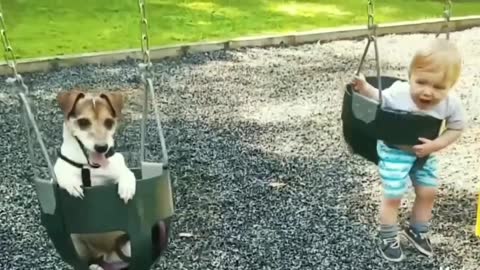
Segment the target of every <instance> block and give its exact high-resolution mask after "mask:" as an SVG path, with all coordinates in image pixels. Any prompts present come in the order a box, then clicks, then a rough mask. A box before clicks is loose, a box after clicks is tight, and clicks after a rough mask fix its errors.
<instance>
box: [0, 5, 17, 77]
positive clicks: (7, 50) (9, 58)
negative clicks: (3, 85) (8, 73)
mask: <svg viewBox="0 0 480 270" xmlns="http://www.w3.org/2000/svg"><path fill="white" fill-rule="evenodd" d="M0 27H2V29H1V31H0V34H1V36H2V43H3V48H4V53H3V57H4V58H5V62H6V64H7V65H8V66H9V67H10V69H11V70H12V73H13V76H14V77H17V75H18V73H17V67H16V63H17V60H16V58H15V53H14V52H13V48H12V46H11V45H10V41H9V40H8V37H7V27H6V26H5V20H4V18H3V12H2V10H0Z"/></svg>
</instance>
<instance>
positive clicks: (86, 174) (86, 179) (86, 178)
mask: <svg viewBox="0 0 480 270" xmlns="http://www.w3.org/2000/svg"><path fill="white" fill-rule="evenodd" d="M75 139H76V140H77V142H78V144H79V145H80V148H81V149H82V152H83V154H84V155H85V158H86V159H87V164H81V163H78V162H75V161H73V160H71V159H69V158H68V157H66V156H64V155H63V154H62V152H61V151H60V149H59V150H58V157H59V158H61V159H63V160H64V161H65V162H67V163H69V164H70V165H72V166H74V167H77V168H79V169H80V170H81V171H82V184H83V186H84V187H90V186H91V185H92V179H91V177H90V169H98V168H100V165H98V164H95V163H94V164H92V163H90V160H89V159H88V155H87V151H86V150H85V146H84V145H83V143H82V142H81V141H80V140H79V139H78V138H77V137H75ZM114 154H115V149H114V148H113V147H111V148H110V149H109V150H108V151H107V152H106V153H105V158H109V157H111V156H113V155H114Z"/></svg>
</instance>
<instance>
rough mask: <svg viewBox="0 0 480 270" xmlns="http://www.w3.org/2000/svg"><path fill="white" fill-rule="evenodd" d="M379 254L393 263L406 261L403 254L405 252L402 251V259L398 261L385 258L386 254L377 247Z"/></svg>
mask: <svg viewBox="0 0 480 270" xmlns="http://www.w3.org/2000/svg"><path fill="white" fill-rule="evenodd" d="M377 252H378V253H380V256H382V257H383V258H384V259H385V260H387V261H391V262H401V261H403V260H404V259H405V255H404V254H403V251H402V255H401V256H400V258H398V259H392V258H389V257H387V256H385V253H383V251H382V250H381V249H380V247H378V246H377Z"/></svg>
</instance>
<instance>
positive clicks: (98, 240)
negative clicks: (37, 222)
mask: <svg viewBox="0 0 480 270" xmlns="http://www.w3.org/2000/svg"><path fill="white" fill-rule="evenodd" d="M57 101H58V103H59V105H60V108H61V109H62V111H63V113H64V123H63V143H62V146H61V148H60V151H59V158H58V159H57V161H56V163H55V166H54V171H55V174H56V176H57V181H58V185H59V186H60V187H61V188H63V189H65V190H66V191H67V192H68V193H69V194H70V195H72V196H74V197H77V198H83V196H84V195H83V189H82V186H97V185H105V184H110V183H112V184H117V183H118V194H119V196H120V198H121V199H122V200H123V201H124V202H125V203H127V202H128V201H129V200H130V199H132V198H133V196H134V194H135V187H136V179H135V176H134V174H133V173H132V172H131V171H130V169H129V168H128V167H127V165H126V164H125V160H124V157H123V156H122V154H120V153H115V151H114V148H113V147H114V139H113V135H114V134H115V131H116V128H117V123H118V121H119V119H120V115H121V111H122V108H123V97H122V95H121V94H120V93H115V92H111V93H101V94H98V95H93V94H88V93H85V92H83V91H80V90H71V91H65V92H60V93H59V94H58V95H57ZM71 237H72V242H73V244H74V247H75V250H76V251H77V253H78V255H79V257H80V258H81V259H83V260H85V261H87V262H88V263H89V268H90V270H101V269H105V270H108V269H123V268H125V267H126V265H128V264H127V263H126V262H125V261H128V258H129V256H130V254H131V251H130V242H129V240H128V236H127V235H126V233H125V232H120V231H118V232H109V233H101V234H88V235H87V234H72V235H71ZM125 269H126V268H125Z"/></svg>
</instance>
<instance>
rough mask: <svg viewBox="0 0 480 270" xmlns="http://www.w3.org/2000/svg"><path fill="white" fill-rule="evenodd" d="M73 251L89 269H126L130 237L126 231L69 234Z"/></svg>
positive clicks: (129, 252)
mask: <svg viewBox="0 0 480 270" xmlns="http://www.w3.org/2000/svg"><path fill="white" fill-rule="evenodd" d="M70 237H71V240H72V244H73V247H74V251H75V253H76V255H77V257H78V259H80V260H81V261H84V262H85V263H87V265H89V270H97V269H98V270H100V269H103V270H123V269H128V264H129V261H130V256H131V246H130V239H129V236H128V234H127V232H124V231H112V232H107V233H89V234H71V235H70Z"/></svg>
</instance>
